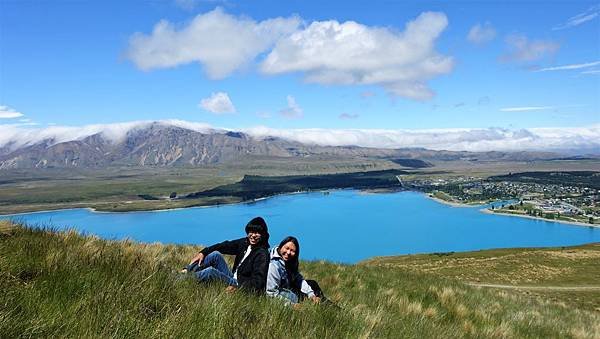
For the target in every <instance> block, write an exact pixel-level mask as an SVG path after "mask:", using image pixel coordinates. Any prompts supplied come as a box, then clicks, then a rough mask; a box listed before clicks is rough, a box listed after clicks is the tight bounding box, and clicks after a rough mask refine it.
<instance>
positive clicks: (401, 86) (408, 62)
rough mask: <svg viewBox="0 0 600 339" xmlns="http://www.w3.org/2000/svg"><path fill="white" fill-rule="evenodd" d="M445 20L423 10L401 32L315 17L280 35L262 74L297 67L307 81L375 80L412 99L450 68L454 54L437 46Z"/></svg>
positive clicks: (421, 95) (428, 92) (430, 94)
mask: <svg viewBox="0 0 600 339" xmlns="http://www.w3.org/2000/svg"><path fill="white" fill-rule="evenodd" d="M447 25H448V19H447V18H446V15H444V14H443V13H436V12H425V13H422V14H421V15H419V16H418V17H417V18H416V19H415V20H413V21H411V22H409V23H408V24H407V25H406V28H405V29H404V31H403V32H394V31H392V30H391V29H388V28H379V27H368V26H365V25H362V24H359V23H356V22H353V21H347V22H344V23H339V22H337V21H335V20H330V21H315V22H312V23H311V24H310V25H309V26H308V27H306V28H305V29H303V30H300V31H297V32H295V33H293V34H291V35H289V36H285V37H283V38H281V39H280V40H279V41H278V42H277V44H276V45H275V48H274V49H273V50H272V51H271V52H270V53H269V54H268V55H267V57H266V59H265V60H264V61H263V62H262V64H261V66H260V69H261V71H262V72H263V73H265V74H282V73H290V72H302V73H303V74H304V76H305V80H306V81H307V82H312V83H319V84H336V85H354V84H360V85H379V86H382V87H383V88H385V89H386V90H387V91H388V92H389V93H391V94H394V95H397V96H401V97H405V98H410V99H416V100H426V99H430V98H431V97H433V95H434V93H433V91H432V90H431V89H430V88H429V87H428V86H427V81H428V80H430V79H432V78H435V77H437V76H439V75H442V74H446V73H449V72H450V71H451V70H452V68H453V65H454V62H453V59H452V58H451V57H448V56H444V55H441V54H439V53H438V52H436V50H435V42H436V39H437V38H438V37H439V35H440V34H441V33H442V32H443V31H444V29H445V28H446V26H447Z"/></svg>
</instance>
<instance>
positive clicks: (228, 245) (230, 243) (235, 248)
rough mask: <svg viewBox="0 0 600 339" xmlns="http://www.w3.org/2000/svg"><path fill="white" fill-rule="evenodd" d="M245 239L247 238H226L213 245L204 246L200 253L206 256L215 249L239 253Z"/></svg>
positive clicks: (227, 252) (232, 253) (234, 253)
mask: <svg viewBox="0 0 600 339" xmlns="http://www.w3.org/2000/svg"><path fill="white" fill-rule="evenodd" d="M245 241H246V238H240V239H236V240H225V241H223V242H220V243H218V244H214V245H212V246H208V247H205V248H203V249H202V251H200V253H202V254H203V255H204V256H207V255H209V254H210V253H212V252H214V251H219V252H221V253H223V254H231V255H237V254H239V253H240V249H241V248H243V247H244V244H245Z"/></svg>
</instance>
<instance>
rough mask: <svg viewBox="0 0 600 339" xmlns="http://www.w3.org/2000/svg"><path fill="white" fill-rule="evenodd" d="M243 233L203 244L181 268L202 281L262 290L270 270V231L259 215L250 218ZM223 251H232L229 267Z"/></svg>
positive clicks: (250, 289)
mask: <svg viewBox="0 0 600 339" xmlns="http://www.w3.org/2000/svg"><path fill="white" fill-rule="evenodd" d="M246 235H247V236H246V237H244V238H241V239H237V240H230V241H224V242H221V243H218V244H215V245H212V246H209V247H206V248H204V249H203V250H202V251H200V253H198V254H197V255H196V256H195V257H194V258H193V259H192V260H191V262H190V264H189V265H188V266H187V267H186V268H185V270H184V271H186V272H192V273H194V274H195V275H196V277H197V278H198V280H199V281H202V282H205V281H215V280H216V281H223V282H225V283H226V284H227V285H228V286H227V291H229V292H233V291H235V290H236V289H237V288H238V287H239V288H241V289H243V290H247V291H251V292H255V293H263V292H264V291H265V286H266V282H267V272H268V270H269V232H268V229H267V223H266V222H265V220H264V219H263V218H261V217H256V218H254V219H252V220H250V222H249V223H248V224H247V225H246ZM222 254H231V255H235V261H234V263H233V267H232V269H231V271H230V270H229V267H227V263H226V262H225V259H224V258H223V255H222ZM232 272H233V273H232Z"/></svg>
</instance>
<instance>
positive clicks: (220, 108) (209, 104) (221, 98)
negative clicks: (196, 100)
mask: <svg viewBox="0 0 600 339" xmlns="http://www.w3.org/2000/svg"><path fill="white" fill-rule="evenodd" d="M199 106H200V107H201V108H203V109H205V110H207V111H209V112H212V113H215V114H226V113H235V107H234V106H233V103H232V102H231V100H230V99H229V95H227V93H224V92H217V93H213V94H212V95H211V96H210V97H208V98H204V99H202V100H201V101H200V105H199Z"/></svg>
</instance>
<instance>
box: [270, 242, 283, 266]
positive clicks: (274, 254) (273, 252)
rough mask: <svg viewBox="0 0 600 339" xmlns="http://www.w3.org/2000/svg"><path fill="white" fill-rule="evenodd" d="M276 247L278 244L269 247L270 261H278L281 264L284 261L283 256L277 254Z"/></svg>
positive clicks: (277, 247)
mask: <svg viewBox="0 0 600 339" xmlns="http://www.w3.org/2000/svg"><path fill="white" fill-rule="evenodd" d="M278 249H279V246H275V247H273V248H271V261H273V260H275V261H279V262H280V263H281V264H282V265H284V264H285V263H284V261H283V258H282V257H281V255H279V252H278V251H277V250H278Z"/></svg>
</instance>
